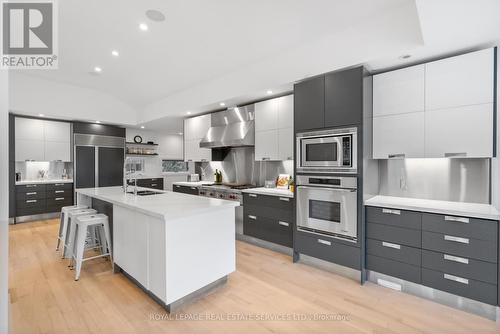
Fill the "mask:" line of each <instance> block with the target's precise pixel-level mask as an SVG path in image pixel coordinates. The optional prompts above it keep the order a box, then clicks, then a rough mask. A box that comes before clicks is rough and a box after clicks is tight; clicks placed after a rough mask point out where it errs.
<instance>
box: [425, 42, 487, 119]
mask: <svg viewBox="0 0 500 334" xmlns="http://www.w3.org/2000/svg"><path fill="white" fill-rule="evenodd" d="M494 56H495V55H494V49H486V50H482V51H477V52H472V53H467V54H464V55H461V56H458V57H452V58H446V59H442V60H438V61H434V62H431V63H427V64H426V65H425V109H426V110H435V109H447V108H454V107H461V106H468V105H474V104H483V103H493V99H494V74H495V69H494V66H495V65H494V64H495V63H494Z"/></svg>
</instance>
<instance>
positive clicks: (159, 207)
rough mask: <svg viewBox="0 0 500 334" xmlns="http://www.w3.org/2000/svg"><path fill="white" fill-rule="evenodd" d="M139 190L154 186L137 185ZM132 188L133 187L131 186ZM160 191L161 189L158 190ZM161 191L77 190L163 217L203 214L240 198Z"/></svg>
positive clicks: (104, 188)
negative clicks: (152, 192) (229, 198)
mask: <svg viewBox="0 0 500 334" xmlns="http://www.w3.org/2000/svg"><path fill="white" fill-rule="evenodd" d="M137 188H138V190H151V189H145V188H140V187H137ZM129 191H130V190H129ZM155 191H157V190H155ZM157 192H159V193H160V194H158V195H149V196H135V195H133V194H126V193H124V192H123V188H122V187H103V188H83V189H77V190H76V193H77V194H81V195H84V196H89V197H93V198H97V199H99V200H102V201H105V202H109V203H112V204H115V205H118V206H123V207H126V208H129V209H133V210H136V211H139V212H141V213H144V214H146V215H149V216H153V217H157V218H161V219H165V220H167V219H176V218H181V217H185V216H186V214H199V213H204V212H209V211H213V210H214V209H217V208H226V207H231V206H232V207H236V206H238V205H239V203H237V202H233V201H226V200H221V199H216V198H208V197H201V196H192V195H187V194H182V193H176V192H171V191H160V190H158V191H157Z"/></svg>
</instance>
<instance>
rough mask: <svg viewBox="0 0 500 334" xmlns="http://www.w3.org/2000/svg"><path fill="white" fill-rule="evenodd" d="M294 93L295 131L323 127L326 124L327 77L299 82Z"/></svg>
mask: <svg viewBox="0 0 500 334" xmlns="http://www.w3.org/2000/svg"><path fill="white" fill-rule="evenodd" d="M293 93H294V110H295V111H294V124H295V131H299V132H300V131H306V130H312V129H322V128H324V126H325V77H324V76H319V77H316V78H312V79H308V80H305V81H302V82H299V83H297V84H296V85H295V86H294V89H293Z"/></svg>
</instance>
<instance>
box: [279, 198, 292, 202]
mask: <svg viewBox="0 0 500 334" xmlns="http://www.w3.org/2000/svg"><path fill="white" fill-rule="evenodd" d="M280 201H283V202H290V199H289V198H288V197H280Z"/></svg>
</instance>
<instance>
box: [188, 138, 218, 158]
mask: <svg viewBox="0 0 500 334" xmlns="http://www.w3.org/2000/svg"><path fill="white" fill-rule="evenodd" d="M200 140H201V139H192V140H186V141H185V142H184V160H185V161H198V162H199V161H210V160H211V159H212V150H211V149H209V148H201V147H200Z"/></svg>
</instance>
